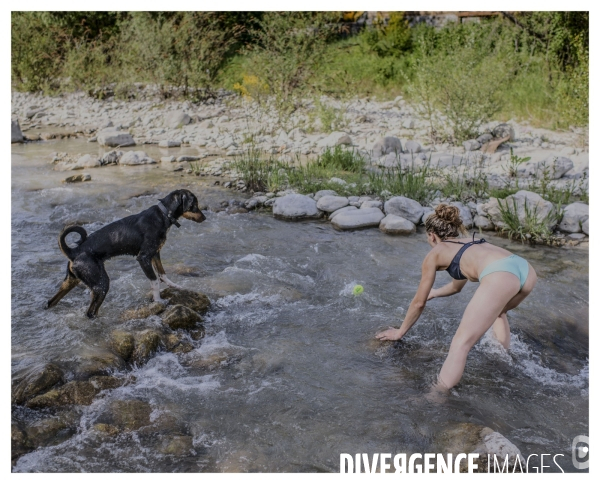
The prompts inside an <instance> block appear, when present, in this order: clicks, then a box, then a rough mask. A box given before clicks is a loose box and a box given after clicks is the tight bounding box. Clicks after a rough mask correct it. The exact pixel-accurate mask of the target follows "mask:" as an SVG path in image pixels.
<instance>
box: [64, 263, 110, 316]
mask: <svg viewBox="0 0 600 484" xmlns="http://www.w3.org/2000/svg"><path fill="white" fill-rule="evenodd" d="M72 270H73V272H74V273H75V275H77V276H78V277H79V279H81V280H82V281H83V283H84V284H85V285H86V286H87V287H89V288H90V291H92V301H91V302H90V306H89V307H88V310H87V312H86V315H87V317H88V318H95V317H96V316H97V315H98V310H99V309H100V306H101V305H102V302H103V301H104V298H105V297H106V294H107V293H108V289H109V288H110V278H109V277H108V274H107V273H106V269H105V268H104V264H103V263H102V262H99V261H97V260H94V259H92V258H91V257H87V258H85V259H78V260H77V261H76V262H75V263H74V264H73V267H72Z"/></svg>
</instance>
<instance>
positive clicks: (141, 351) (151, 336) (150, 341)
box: [131, 329, 162, 365]
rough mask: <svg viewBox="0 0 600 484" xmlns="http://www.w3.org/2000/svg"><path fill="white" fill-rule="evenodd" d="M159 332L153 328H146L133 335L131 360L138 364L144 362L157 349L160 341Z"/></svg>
mask: <svg viewBox="0 0 600 484" xmlns="http://www.w3.org/2000/svg"><path fill="white" fill-rule="evenodd" d="M161 336H162V335H161V334H160V333H159V332H158V331H155V330H153V329H147V330H145V331H142V332H140V333H138V334H137V335H136V336H135V349H134V350H133V354H132V355H131V361H132V362H134V363H136V364H138V365H143V364H145V363H146V362H147V361H148V360H149V359H150V357H151V356H152V355H153V354H154V353H155V352H156V351H157V350H158V347H159V346H160V343H161Z"/></svg>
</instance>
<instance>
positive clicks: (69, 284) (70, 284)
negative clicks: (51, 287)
mask: <svg viewBox="0 0 600 484" xmlns="http://www.w3.org/2000/svg"><path fill="white" fill-rule="evenodd" d="M80 282H81V281H80V280H79V279H78V278H77V277H76V276H75V274H73V273H72V272H71V262H69V263H68V264H67V276H66V277H65V280H64V281H63V283H62V284H61V285H60V288H59V289H58V292H57V293H56V294H55V295H54V297H53V298H52V299H50V300H48V302H47V303H46V306H45V309H49V308H52V307H54V306H56V305H57V304H58V301H60V300H61V299H62V298H63V297H65V296H66V295H67V294H68V293H69V291H70V290H71V289H73V288H74V287H75V286H76V285H77V284H79V283H80Z"/></svg>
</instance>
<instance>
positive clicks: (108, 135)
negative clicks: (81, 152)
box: [97, 129, 135, 147]
mask: <svg viewBox="0 0 600 484" xmlns="http://www.w3.org/2000/svg"><path fill="white" fill-rule="evenodd" d="M97 141H98V144H99V145H100V146H115V147H116V146H119V147H123V146H135V141H134V139H133V136H131V135H130V134H129V133H126V132H124V131H117V130H115V129H106V130H103V131H100V132H99V133H98V136H97Z"/></svg>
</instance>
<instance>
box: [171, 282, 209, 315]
mask: <svg viewBox="0 0 600 484" xmlns="http://www.w3.org/2000/svg"><path fill="white" fill-rule="evenodd" d="M160 297H161V298H163V299H168V300H169V304H173V305H174V304H181V305H182V306H187V307H188V308H190V309H193V310H194V311H196V312H197V313H199V314H200V315H202V314H204V313H206V311H208V308H209V307H210V300H209V299H208V297H207V296H206V295H204V294H202V293H200V292H194V291H188V290H187V289H174V288H172V287H168V288H167V289H163V290H162V291H161V293H160Z"/></svg>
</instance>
